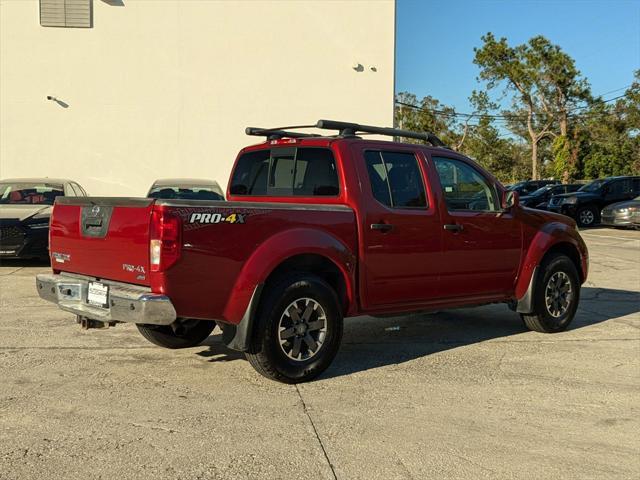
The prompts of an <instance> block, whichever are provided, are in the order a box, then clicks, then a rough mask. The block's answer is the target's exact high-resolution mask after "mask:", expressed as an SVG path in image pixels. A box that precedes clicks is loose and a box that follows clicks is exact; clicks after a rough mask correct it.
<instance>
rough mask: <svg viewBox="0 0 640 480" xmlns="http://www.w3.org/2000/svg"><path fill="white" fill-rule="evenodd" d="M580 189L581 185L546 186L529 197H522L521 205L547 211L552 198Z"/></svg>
mask: <svg viewBox="0 0 640 480" xmlns="http://www.w3.org/2000/svg"><path fill="white" fill-rule="evenodd" d="M580 187H582V185H579V184H567V185H546V186H544V187H542V188H539V189H538V190H536V191H535V192H533V193H530V194H529V195H524V196H521V197H520V205H522V206H524V207H529V208H536V209H538V210H546V209H547V206H548V204H549V200H551V197H553V196H555V195H561V194H563V193H571V192H575V191H577V190H578V189H579V188H580Z"/></svg>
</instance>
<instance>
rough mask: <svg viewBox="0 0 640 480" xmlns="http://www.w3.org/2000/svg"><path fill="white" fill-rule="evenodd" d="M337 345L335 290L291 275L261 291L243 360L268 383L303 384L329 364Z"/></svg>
mask: <svg viewBox="0 0 640 480" xmlns="http://www.w3.org/2000/svg"><path fill="white" fill-rule="evenodd" d="M341 340H342V313H341V309H340V307H339V302H338V298H337V296H336V293H335V292H334V290H333V289H332V288H331V287H330V286H329V285H328V284H327V283H326V282H325V281H324V280H322V279H321V278H319V277H316V276H315V275H310V274H304V273H295V274H291V275H288V276H286V277H284V278H282V279H281V280H280V281H279V282H276V283H274V285H273V286H270V287H269V289H268V291H265V297H264V299H263V301H262V302H261V305H260V308H259V309H258V315H257V318H256V328H255V330H254V333H253V336H252V342H251V346H250V349H249V351H248V352H247V353H246V356H247V359H248V360H249V363H251V366H253V368H255V369H256V371H257V372H258V373H260V374H262V375H264V376H265V377H267V378H269V379H271V380H277V381H279V382H283V383H300V382H306V381H309V380H311V379H313V378H315V377H317V376H318V375H320V374H321V373H322V372H323V371H324V370H325V369H326V368H327V367H328V366H329V365H330V364H331V362H332V360H333V358H334V357H335V355H336V353H337V352H338V347H339V346H340V341H341Z"/></svg>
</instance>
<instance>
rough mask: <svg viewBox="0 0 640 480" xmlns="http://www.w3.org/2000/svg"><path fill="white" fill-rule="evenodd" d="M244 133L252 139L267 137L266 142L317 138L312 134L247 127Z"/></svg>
mask: <svg viewBox="0 0 640 480" xmlns="http://www.w3.org/2000/svg"><path fill="white" fill-rule="evenodd" d="M244 133H246V134H247V135H252V136H254V137H267V140H280V139H281V138H284V137H287V138H311V137H317V136H318V135H314V134H312V133H301V132H288V131H286V130H278V129H273V128H256V127H247V128H245V130H244Z"/></svg>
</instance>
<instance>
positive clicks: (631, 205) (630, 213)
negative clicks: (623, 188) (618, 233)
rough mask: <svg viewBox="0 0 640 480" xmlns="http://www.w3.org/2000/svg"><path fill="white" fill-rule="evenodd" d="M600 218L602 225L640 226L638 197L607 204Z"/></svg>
mask: <svg viewBox="0 0 640 480" xmlns="http://www.w3.org/2000/svg"><path fill="white" fill-rule="evenodd" d="M600 218H601V222H602V224H603V225H609V226H612V227H636V228H640V197H636V198H634V199H633V200H627V201H626V202H618V203H612V204H611V205H608V206H607V207H605V208H603V209H602V212H601V214H600Z"/></svg>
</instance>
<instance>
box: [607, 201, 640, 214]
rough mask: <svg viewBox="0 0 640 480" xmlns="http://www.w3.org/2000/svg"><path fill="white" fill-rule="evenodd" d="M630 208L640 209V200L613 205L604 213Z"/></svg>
mask: <svg viewBox="0 0 640 480" xmlns="http://www.w3.org/2000/svg"><path fill="white" fill-rule="evenodd" d="M629 207H636V208H639V207H640V200H627V201H625V202H618V203H612V204H611V205H609V206H608V207H607V208H605V209H604V210H603V211H605V210H606V211H607V212H612V211H614V210H619V209H621V208H629Z"/></svg>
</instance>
